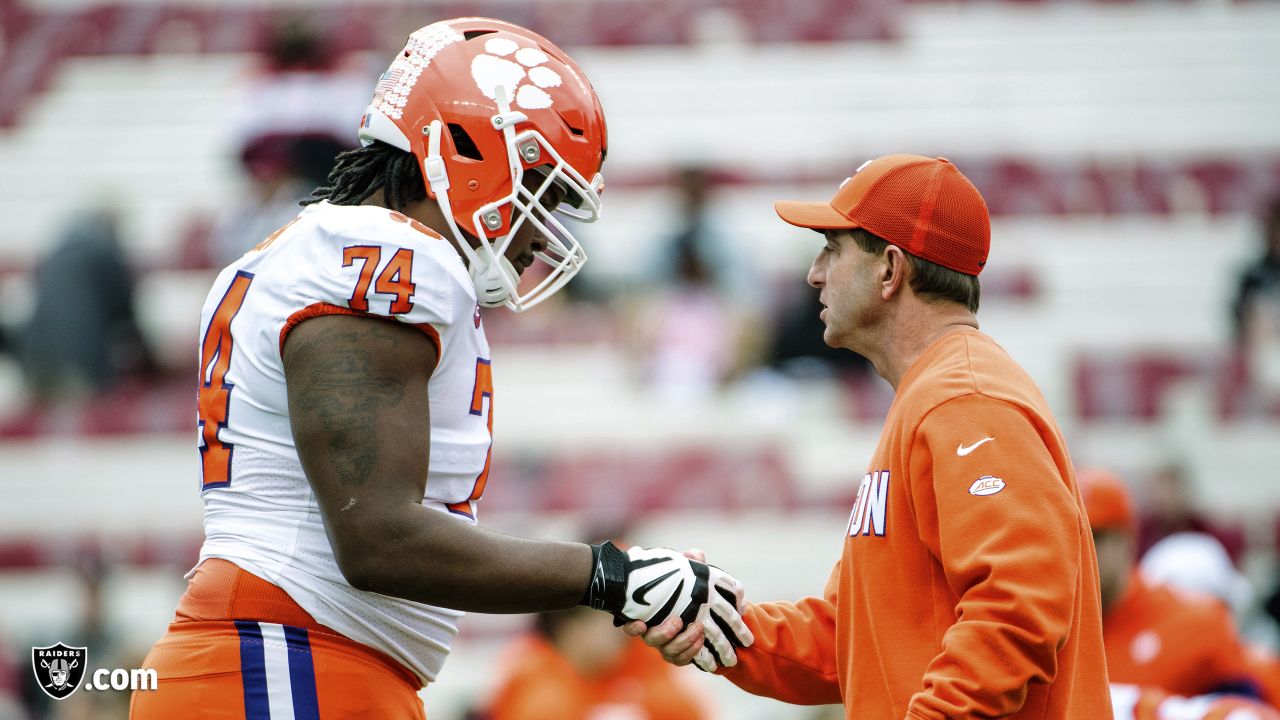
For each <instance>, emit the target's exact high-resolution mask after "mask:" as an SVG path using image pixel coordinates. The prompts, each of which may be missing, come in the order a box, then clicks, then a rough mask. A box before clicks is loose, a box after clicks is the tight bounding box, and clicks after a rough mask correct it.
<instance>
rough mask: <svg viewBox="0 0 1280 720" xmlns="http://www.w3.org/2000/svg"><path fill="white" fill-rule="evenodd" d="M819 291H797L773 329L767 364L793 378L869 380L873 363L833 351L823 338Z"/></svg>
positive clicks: (852, 354)
mask: <svg viewBox="0 0 1280 720" xmlns="http://www.w3.org/2000/svg"><path fill="white" fill-rule="evenodd" d="M818 294H819V290H818V289H817V288H812V287H808V286H807V285H806V286H805V287H803V288H797V291H796V292H795V293H793V297H792V299H791V301H790V302H788V303H786V306H785V308H784V309H783V311H782V314H781V315H780V316H779V318H778V320H777V322H776V323H775V325H774V327H773V328H772V337H771V338H770V340H769V349H768V351H767V354H766V355H765V358H764V360H765V362H766V363H767V364H768V365H769V367H771V368H773V369H774V370H777V371H778V372H781V373H783V374H784V375H788V376H791V377H794V378H801V379H803V378H814V377H830V376H832V375H836V376H841V377H868V376H869V371H870V370H871V363H870V362H869V361H868V360H867V359H866V358H864V357H862V356H861V355H859V354H857V353H851V352H846V351H845V350H844V349H843V348H833V347H831V346H830V345H828V344H827V342H826V341H825V340H823V339H822V336H823V333H825V332H826V325H825V324H824V323H823V322H822V318H821V317H819V312H820V311H821V310H822V305H821V303H819V302H818Z"/></svg>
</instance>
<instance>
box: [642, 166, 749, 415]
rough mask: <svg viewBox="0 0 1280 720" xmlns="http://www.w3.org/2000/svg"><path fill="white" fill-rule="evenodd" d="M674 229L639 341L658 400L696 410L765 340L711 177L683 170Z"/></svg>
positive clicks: (700, 171)
mask: <svg viewBox="0 0 1280 720" xmlns="http://www.w3.org/2000/svg"><path fill="white" fill-rule="evenodd" d="M677 192H678V195H679V198H678V206H679V208H680V215H679V219H678V221H677V222H678V225H677V229H676V231H675V233H674V235H673V236H672V238H671V240H670V242H669V243H668V246H667V248H666V251H665V253H664V254H663V255H662V258H661V261H660V263H659V265H660V267H659V271H658V277H659V282H661V283H662V289H661V290H660V291H659V292H658V293H657V294H656V295H654V296H653V297H652V298H650V300H649V301H648V302H647V303H645V304H644V305H643V306H644V308H645V310H644V311H642V313H641V316H640V318H639V325H640V327H639V330H638V331H637V332H636V333H635V340H636V341H637V343H639V344H640V345H641V347H640V348H638V350H637V352H638V355H639V356H641V357H645V358H646V374H647V376H648V379H649V380H650V382H652V383H653V385H654V386H655V388H656V389H657V391H658V393H659V394H660V395H662V396H665V397H666V398H667V399H669V400H671V401H673V402H677V403H684V404H689V403H694V402H698V401H700V400H701V399H703V398H705V397H706V396H707V395H708V394H710V393H711V392H712V391H714V390H715V389H717V388H718V387H720V385H721V384H722V383H723V382H724V381H726V380H729V379H731V378H733V377H736V376H738V375H739V374H740V373H741V371H742V370H744V369H745V366H746V365H749V364H751V363H753V362H754V359H755V357H756V355H757V354H758V353H757V351H756V346H757V345H758V343H759V341H760V339H761V336H760V333H759V332H757V328H756V327H755V326H754V325H752V324H748V323H747V322H746V318H747V317H748V316H749V315H750V314H751V308H752V307H754V305H755V304H756V303H758V302H759V299H758V298H748V292H747V286H748V285H749V284H750V281H749V280H748V279H747V273H746V269H745V268H744V266H743V265H742V264H741V262H740V258H741V257H742V254H741V253H734V252H731V251H730V249H729V248H728V247H727V245H726V243H725V239H724V237H723V235H722V234H721V232H720V229H719V227H718V221H717V220H716V218H715V217H714V214H713V212H712V209H711V199H712V182H711V175H710V172H709V171H708V170H706V169H705V168H698V167H689V168H685V169H683V170H681V171H680V173H679V184H678V187H677Z"/></svg>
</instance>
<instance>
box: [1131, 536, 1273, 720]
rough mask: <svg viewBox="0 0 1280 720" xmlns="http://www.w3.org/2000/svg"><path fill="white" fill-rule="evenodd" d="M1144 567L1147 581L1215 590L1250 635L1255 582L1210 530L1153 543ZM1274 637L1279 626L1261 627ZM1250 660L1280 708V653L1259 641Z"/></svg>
mask: <svg viewBox="0 0 1280 720" xmlns="http://www.w3.org/2000/svg"><path fill="white" fill-rule="evenodd" d="M1139 569H1140V570H1141V572H1142V575H1143V577H1144V578H1146V579H1147V580H1149V581H1151V582H1153V583H1158V584H1162V585H1168V586H1170V587H1175V588H1178V589H1181V590H1186V591H1188V592H1195V593H1202V594H1205V595H1210V596H1213V597H1215V598H1217V599H1218V600H1220V601H1222V603H1223V604H1224V605H1226V606H1227V607H1228V608H1230V609H1231V611H1232V614H1233V615H1234V616H1235V618H1236V621H1237V624H1238V625H1240V627H1241V629H1242V631H1243V632H1244V633H1245V635H1246V636H1249V635H1251V634H1252V633H1249V632H1248V630H1247V627H1246V624H1247V623H1248V622H1249V620H1250V618H1249V613H1250V612H1251V610H1252V609H1253V604H1254V600H1255V597H1254V592H1253V586H1252V585H1251V584H1250V583H1249V581H1248V579H1246V578H1245V577H1244V576H1243V575H1241V574H1240V573H1239V572H1237V571H1236V568H1235V566H1234V565H1232V563H1231V558H1230V557H1228V556H1227V551H1226V549H1224V548H1223V547H1222V543H1219V542H1218V541H1217V540H1216V539H1214V538H1213V537H1212V536H1210V535H1205V534H1203V533H1175V534H1173V535H1170V536H1169V537H1166V538H1165V539H1163V540H1161V541H1160V542H1158V543H1156V544H1155V545H1154V546H1152V548H1151V550H1150V551H1148V552H1147V553H1146V554H1145V555H1143V556H1142V561H1141V563H1139ZM1255 632H1256V634H1257V635H1265V636H1266V637H1267V638H1268V639H1269V640H1272V641H1274V640H1275V638H1276V631H1275V627H1274V625H1272V626H1270V627H1268V628H1266V629H1265V630H1258V631H1255ZM1245 650H1246V653H1245V662H1246V663H1247V664H1248V666H1249V668H1250V670H1251V671H1252V672H1253V674H1254V676H1255V677H1256V678H1257V680H1258V682H1259V683H1260V687H1261V690H1262V699H1264V700H1266V701H1267V702H1268V703H1270V704H1271V705H1272V706H1275V707H1280V658H1278V657H1277V656H1276V654H1275V653H1274V652H1273V651H1272V650H1271V649H1269V648H1268V647H1266V646H1265V645H1262V644H1259V643H1250V644H1248V645H1247V646H1246V648H1245Z"/></svg>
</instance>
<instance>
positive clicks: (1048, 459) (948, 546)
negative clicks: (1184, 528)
mask: <svg viewBox="0 0 1280 720" xmlns="http://www.w3.org/2000/svg"><path fill="white" fill-rule="evenodd" d="M1048 432H1051V430H1050V428H1049V427H1047V426H1046V424H1043V423H1038V422H1036V421H1035V420H1034V419H1033V416H1032V415H1030V414H1028V412H1027V411H1025V410H1024V409H1022V408H1020V407H1018V406H1016V405H1013V404H1011V403H1008V402H1005V401H1003V400H998V399H994V398H990V397H987V396H983V395H967V396H962V397H959V398H955V399H952V400H950V401H948V402H946V403H943V404H942V405H939V406H938V407H936V408H934V409H933V410H932V411H931V412H930V413H929V414H928V415H926V416H925V418H924V420H923V421H922V422H921V423H920V425H919V426H918V428H917V430H916V432H915V436H914V438H913V440H912V442H913V447H912V455H911V458H912V459H911V467H910V474H911V478H912V480H911V484H910V493H911V496H912V499H911V502H912V504H913V506H914V509H915V512H916V515H917V517H918V518H919V519H920V522H919V527H920V533H921V540H922V541H923V542H924V543H925V545H926V546H927V547H928V548H929V549H930V551H931V552H932V553H933V555H934V556H935V557H936V558H937V560H938V561H939V563H940V564H941V566H942V570H943V572H944V574H945V577H946V582H947V583H948V584H949V585H950V587H951V590H952V592H953V593H954V594H955V596H956V597H957V598H958V601H957V604H956V609H955V612H956V618H957V621H956V622H955V623H954V624H953V625H951V627H949V628H948V629H947V630H946V632H945V633H944V635H943V637H942V642H941V648H942V649H941V652H940V653H939V654H938V655H937V656H935V657H934V658H933V660H932V661H931V662H930V663H929V665H928V666H927V668H926V671H925V675H924V678H923V689H922V690H921V691H920V692H918V693H917V694H915V695H914V696H913V697H912V698H911V701H910V704H909V706H908V717H911V718H937V719H938V720H942V719H943V718H950V717H992V718H996V717H1005V716H1006V715H1009V714H1011V713H1013V712H1015V711H1017V710H1018V709H1019V708H1021V707H1022V704H1023V702H1025V700H1026V697H1027V686H1028V684H1029V683H1031V682H1040V683H1048V682H1051V681H1052V680H1053V679H1054V676H1055V674H1056V670H1057V655H1058V652H1059V651H1060V650H1061V649H1062V646H1063V644H1064V643H1065V642H1066V639H1067V637H1068V636H1069V633H1070V630H1071V619H1072V615H1073V610H1074V607H1075V605H1076V603H1077V597H1076V595H1077V588H1078V587H1079V583H1080V573H1081V565H1080V564H1081V563H1082V562H1083V561H1085V559H1086V558H1087V557H1088V554H1087V553H1086V552H1085V551H1084V548H1083V547H1082V543H1083V542H1085V535H1086V534H1087V532H1088V527H1087V524H1086V523H1085V521H1084V519H1083V517H1082V511H1081V509H1080V506H1079V503H1078V501H1077V500H1076V496H1075V494H1074V493H1073V492H1072V490H1071V488H1070V485H1069V481H1068V480H1067V479H1066V478H1064V477H1063V476H1062V473H1061V472H1060V471H1059V469H1058V465H1056V464H1055V462H1054V458H1053V456H1052V454H1051V453H1050V451H1049V448H1048V446H1047V445H1046V442H1045V439H1044V438H1043V437H1042V434H1041V433H1048ZM1098 661H1099V662H1102V660H1101V658H1099V660H1098Z"/></svg>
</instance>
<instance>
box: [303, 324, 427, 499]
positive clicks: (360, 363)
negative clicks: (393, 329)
mask: <svg viewBox="0 0 1280 720" xmlns="http://www.w3.org/2000/svg"><path fill="white" fill-rule="evenodd" d="M353 325H354V324H353ZM359 325H364V326H367V327H352V328H350V329H344V330H343V331H342V332H340V333H336V334H333V335H326V336H322V337H308V338H305V339H303V338H299V339H302V340H303V344H302V345H301V346H299V347H291V348H290V350H291V351H292V353H291V357H293V358H295V359H298V360H299V362H298V363H296V365H297V367H296V368H291V374H290V377H289V380H290V389H289V392H290V395H291V396H292V397H293V399H294V402H293V403H292V408H291V414H292V415H293V418H292V420H293V422H294V423H295V425H301V426H303V427H310V428H314V430H315V431H316V432H317V440H321V438H323V440H322V442H323V444H324V451H325V452H324V454H325V456H326V457H327V459H328V461H329V464H330V467H332V469H333V471H334V473H335V475H336V476H337V479H338V480H340V481H341V482H342V483H343V484H344V485H347V486H359V485H363V484H364V483H365V482H366V481H367V480H368V479H369V476H370V475H371V474H372V473H373V471H374V469H375V468H376V467H377V464H378V442H377V440H378V427H377V418H378V415H379V413H381V412H383V411H385V410H387V409H390V408H394V407H396V406H398V405H399V404H400V401H401V400H403V399H404V395H405V380H404V378H402V377H397V376H396V375H394V374H392V373H390V372H388V371H386V370H381V369H379V367H378V364H377V363H376V362H375V360H374V358H375V355H376V354H377V353H378V352H379V351H383V350H386V349H388V348H389V347H390V346H391V344H392V343H391V342H390V340H391V339H390V338H388V337H387V334H386V333H385V331H383V332H379V331H381V330H384V329H383V328H381V327H379V323H378V322H377V321H373V322H370V321H367V320H366V321H364V322H362V323H359ZM335 346H336V347H341V348H344V350H343V351H342V352H334V350H333V348H334V347H335Z"/></svg>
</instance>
